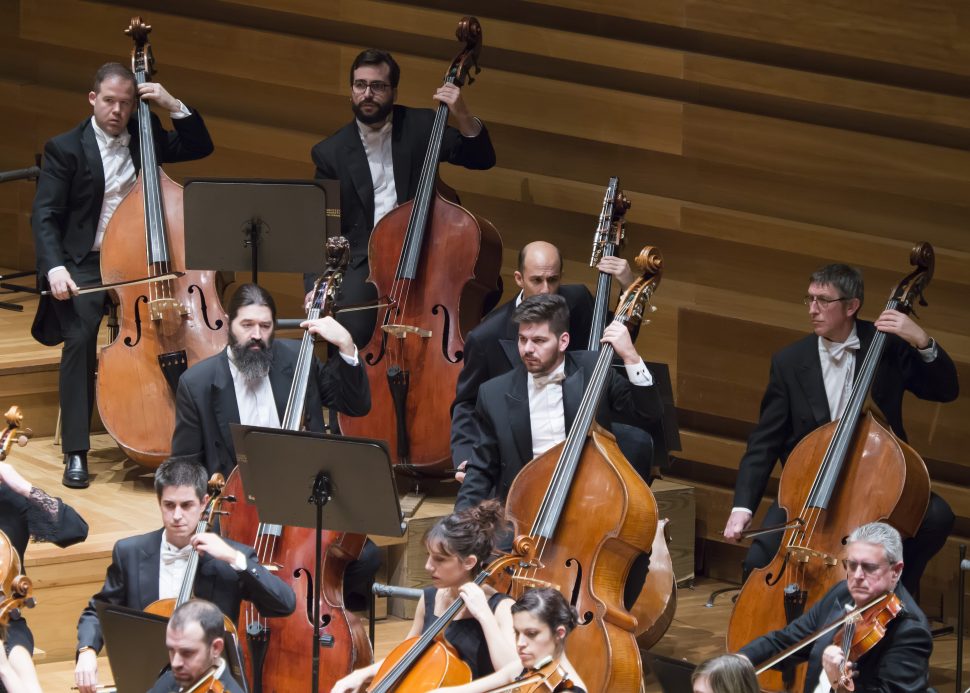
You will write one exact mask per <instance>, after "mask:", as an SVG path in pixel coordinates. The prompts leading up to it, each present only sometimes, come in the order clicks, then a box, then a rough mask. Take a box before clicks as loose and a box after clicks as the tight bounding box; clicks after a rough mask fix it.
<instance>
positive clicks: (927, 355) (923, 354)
mask: <svg viewBox="0 0 970 693" xmlns="http://www.w3.org/2000/svg"><path fill="white" fill-rule="evenodd" d="M51 271H52V272H53V270H51ZM916 351H918V352H919V357H920V358H921V359H923V363H933V362H934V361H936V356H937V354H938V353H939V349H937V348H936V340H935V339H933V338H932V337H930V343H929V346H927V347H926V348H925V349H917V350H916Z"/></svg>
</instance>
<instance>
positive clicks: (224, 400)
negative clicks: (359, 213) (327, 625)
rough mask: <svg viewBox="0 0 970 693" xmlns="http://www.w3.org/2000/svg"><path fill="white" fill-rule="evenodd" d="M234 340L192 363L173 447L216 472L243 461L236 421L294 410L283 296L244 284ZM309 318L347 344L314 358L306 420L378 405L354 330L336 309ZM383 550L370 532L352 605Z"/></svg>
mask: <svg viewBox="0 0 970 693" xmlns="http://www.w3.org/2000/svg"><path fill="white" fill-rule="evenodd" d="M227 312H228V314H229V345H228V347H227V348H226V350H225V351H222V352H220V353H218V354H216V355H215V356H211V357H209V358H207V359H205V360H204V361H201V362H200V363H197V364H195V365H194V366H192V367H191V368H189V369H188V370H187V371H186V372H185V373H184V374H183V375H182V377H181V378H180V379H179V386H178V392H177V393H176V396H175V433H174V434H173V436H172V455H173V456H186V455H201V459H202V462H203V464H204V465H205V466H206V468H207V469H208V470H209V473H210V474H211V473H213V472H221V473H222V474H223V475H224V476H227V477H228V476H229V473H230V472H231V471H232V470H233V469H234V468H235V466H236V452H235V448H234V446H233V442H232V435H231V434H230V432H229V424H230V423H243V424H249V425H254V426H269V427H277V428H278V427H279V426H280V420H281V419H282V417H283V413H284V412H285V410H286V400H287V398H288V395H289V392H290V385H291V383H292V380H293V373H294V371H295V368H296V360H297V356H298V355H299V351H300V344H299V342H297V341H295V340H292V339H279V340H277V339H275V338H274V332H275V325H276V302H275V301H274V300H273V297H272V296H271V295H270V293H269V292H268V291H266V289H264V288H262V287H261V286H257V285H256V284H243V285H242V286H240V287H239V288H238V289H237V290H236V293H234V294H233V296H232V299H231V300H230V302H229V305H228V307H227ZM304 326H305V327H306V328H307V329H309V330H310V332H311V333H313V334H314V335H316V336H318V337H320V338H322V339H324V340H326V341H327V342H328V343H329V344H332V345H333V346H334V347H336V349H337V350H338V352H339V356H337V355H334V356H332V357H331V358H330V359H328V360H327V363H326V365H324V364H322V363H320V362H319V361H317V360H314V364H313V366H312V368H311V370H310V378H309V381H308V382H307V388H306V390H307V392H306V400H305V401H306V409H305V417H306V419H307V423H306V427H307V430H310V431H317V432H319V431H323V430H324V423H323V407H333V408H335V409H337V410H339V411H341V412H343V413H344V414H347V415H349V416H363V415H364V414H366V413H367V412H369V411H370V386H369V385H368V383H367V374H366V373H365V372H364V367H363V365H362V364H361V363H360V361H359V360H358V358H357V347H355V346H354V343H353V341H352V340H351V338H350V333H349V332H347V330H346V329H345V328H344V327H343V326H342V325H341V324H340V323H338V322H337V321H336V320H334V319H333V318H332V317H324V318H320V319H318V320H314V321H312V322H307V323H304ZM379 567H380V552H379V550H378V549H377V547H376V546H375V545H374V543H373V542H372V541H370V540H368V541H367V542H366V543H365V545H364V549H363V551H362V552H361V556H360V559H358V560H357V561H354V562H353V563H351V564H350V565H349V566H348V567H347V569H346V570H345V571H344V572H345V575H344V593H345V595H346V599H345V601H346V604H347V607H348V608H350V609H352V610H360V609H363V608H364V607H365V606H366V605H367V600H368V595H369V594H370V586H371V584H372V583H373V582H374V574H375V573H376V572H377V569H378V568H379Z"/></svg>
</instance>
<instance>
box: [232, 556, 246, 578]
mask: <svg viewBox="0 0 970 693" xmlns="http://www.w3.org/2000/svg"><path fill="white" fill-rule="evenodd" d="M232 569H233V570H235V571H236V572H237V573H242V572H244V571H245V570H246V554H244V553H243V552H242V551H236V558H235V560H234V561H233V562H232Z"/></svg>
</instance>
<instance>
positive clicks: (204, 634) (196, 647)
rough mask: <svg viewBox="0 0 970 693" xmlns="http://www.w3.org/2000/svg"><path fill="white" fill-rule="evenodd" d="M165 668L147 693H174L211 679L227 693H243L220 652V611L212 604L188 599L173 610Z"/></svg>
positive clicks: (222, 642)
mask: <svg viewBox="0 0 970 693" xmlns="http://www.w3.org/2000/svg"><path fill="white" fill-rule="evenodd" d="M165 646H166V647H168V659H169V666H168V668H167V669H166V670H165V672H164V673H163V674H162V675H161V676H160V677H159V678H158V681H156V682H155V685H154V686H152V689H151V690H150V691H148V693H178V692H179V691H184V690H186V689H188V688H190V687H191V686H192V685H193V684H196V683H197V682H199V681H201V680H202V679H203V678H205V677H206V676H209V675H212V676H214V678H215V680H216V681H219V682H220V683H222V688H223V690H225V691H229V693H243V687H242V686H240V685H239V683H238V682H237V681H236V679H234V678H233V676H232V672H231V671H229V666H228V664H227V663H226V660H225V659H223V657H222V653H223V652H224V651H225V649H226V639H225V630H224V625H223V621H222V612H221V611H219V607H217V606H216V605H215V604H213V603H212V602H207V601H205V600H204V599H190V600H189V601H187V602H185V603H184V604H182V606H180V607H179V608H177V609H176V610H175V612H174V613H173V614H172V618H171V619H170V620H169V622H168V626H167V627H166V628H165Z"/></svg>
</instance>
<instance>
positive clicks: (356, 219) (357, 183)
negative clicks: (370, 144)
mask: <svg viewBox="0 0 970 693" xmlns="http://www.w3.org/2000/svg"><path fill="white" fill-rule="evenodd" d="M434 118H435V111H433V110H431V109H430V108H408V107H406V106H394V112H393V116H392V122H393V125H392V130H391V157H392V159H393V162H394V187H395V189H396V190H397V202H398V204H402V203H404V202H407V201H408V200H410V199H412V198H413V197H414V195H415V193H416V192H417V188H418V180H419V178H420V172H421V165H422V164H423V163H424V157H425V153H426V152H427V149H428V141H429V140H430V139H431V128H432V125H433V124H434ZM310 155H311V156H312V157H313V163H314V164H315V165H316V167H317V169H316V177H317V178H328V179H339V180H340V229H341V233H342V234H343V235H344V236H345V237H346V238H347V240H349V241H350V254H351V255H350V262H351V265H352V266H360V265H362V264H363V263H365V262H366V261H367V243H368V241H369V240H370V232H371V230H372V229H373V228H374V183H373V181H372V179H371V174H370V166H369V165H368V163H367V155H366V154H365V153H364V145H363V143H362V142H361V141H360V132H359V131H358V129H357V120H356V119H354V120H352V121H350V122H349V123H347V125H345V126H343V127H342V128H340V129H339V130H337V132H335V133H334V134H333V135H331V136H330V137H328V138H327V139H325V140H323V141H322V142H318V143H317V144H315V145H314V146H313V149H312V150H311V151H310ZM439 161H447V162H448V163H451V164H456V165H459V166H464V167H465V168H471V169H488V168H491V167H492V166H494V165H495V149H494V148H493V147H492V141H491V139H489V136H488V130H486V129H485V127H484V125H483V126H482V131H481V132H480V133H479V134H478V136H477V137H464V136H463V135H462V134H461V133H460V132H459V131H458V130H457V129H455V128H453V127H447V128H446V129H445V134H444V140H443V141H442V144H441V154H440V156H439ZM308 288H309V287H308Z"/></svg>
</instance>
